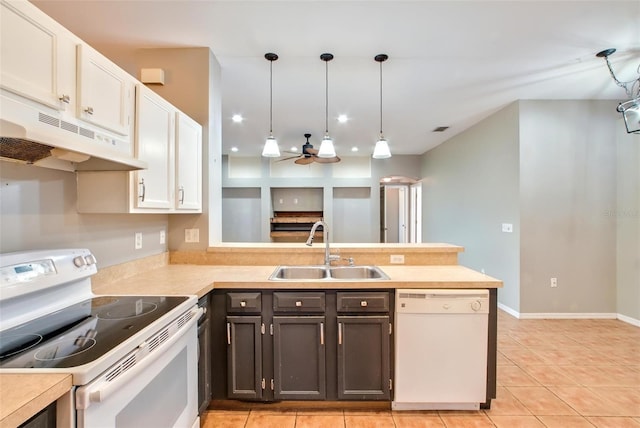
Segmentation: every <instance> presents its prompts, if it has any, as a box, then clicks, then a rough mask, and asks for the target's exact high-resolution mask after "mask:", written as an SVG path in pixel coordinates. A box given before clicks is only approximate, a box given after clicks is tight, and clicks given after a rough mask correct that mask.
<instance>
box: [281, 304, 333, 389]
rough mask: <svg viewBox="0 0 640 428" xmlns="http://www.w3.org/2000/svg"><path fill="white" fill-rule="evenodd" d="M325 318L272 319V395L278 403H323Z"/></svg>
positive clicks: (324, 387)
mask: <svg viewBox="0 0 640 428" xmlns="http://www.w3.org/2000/svg"><path fill="white" fill-rule="evenodd" d="M324 322H325V317H324V316H292V317H283V316H274V317H273V327H274V331H273V354H274V355H273V358H274V361H273V366H274V368H273V372H274V381H273V396H274V398H275V399H276V400H324V399H325V398H326V395H327V392H326V367H325V345H324Z"/></svg>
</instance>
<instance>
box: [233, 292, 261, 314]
mask: <svg viewBox="0 0 640 428" xmlns="http://www.w3.org/2000/svg"><path fill="white" fill-rule="evenodd" d="M227 312H236V313H243V314H249V313H250V314H255V313H260V312H262V296H261V294H260V292H254V293H227Z"/></svg>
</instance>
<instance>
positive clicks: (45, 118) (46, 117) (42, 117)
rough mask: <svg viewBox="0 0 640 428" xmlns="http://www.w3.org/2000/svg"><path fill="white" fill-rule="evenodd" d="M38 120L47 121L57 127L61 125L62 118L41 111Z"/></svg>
mask: <svg viewBox="0 0 640 428" xmlns="http://www.w3.org/2000/svg"><path fill="white" fill-rule="evenodd" d="M38 121H40V122H42V123H46V124H47V125H51V126H55V127H56V128H59V127H60V119H57V118H55V117H53V116H49V115H48V114H44V113H39V114H38Z"/></svg>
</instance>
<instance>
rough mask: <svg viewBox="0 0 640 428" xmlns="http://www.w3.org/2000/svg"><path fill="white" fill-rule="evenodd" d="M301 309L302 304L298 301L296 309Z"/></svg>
mask: <svg viewBox="0 0 640 428" xmlns="http://www.w3.org/2000/svg"><path fill="white" fill-rule="evenodd" d="M300 307H302V302H301V301H300V300H297V301H296V308H300Z"/></svg>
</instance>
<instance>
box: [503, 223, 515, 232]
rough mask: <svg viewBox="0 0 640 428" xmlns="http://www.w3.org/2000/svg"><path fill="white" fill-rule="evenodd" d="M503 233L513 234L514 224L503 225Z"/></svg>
mask: <svg viewBox="0 0 640 428" xmlns="http://www.w3.org/2000/svg"><path fill="white" fill-rule="evenodd" d="M502 231H503V232H505V233H511V232H513V224H511V223H502Z"/></svg>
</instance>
